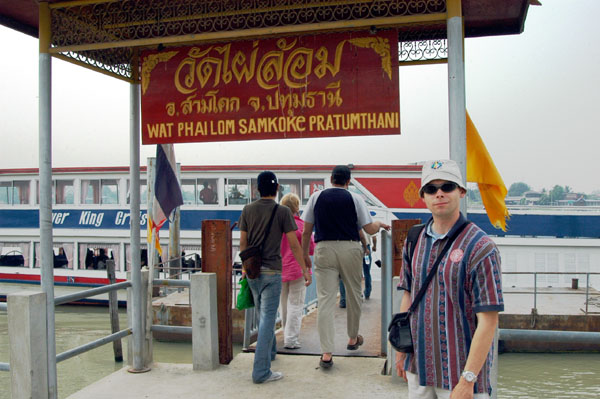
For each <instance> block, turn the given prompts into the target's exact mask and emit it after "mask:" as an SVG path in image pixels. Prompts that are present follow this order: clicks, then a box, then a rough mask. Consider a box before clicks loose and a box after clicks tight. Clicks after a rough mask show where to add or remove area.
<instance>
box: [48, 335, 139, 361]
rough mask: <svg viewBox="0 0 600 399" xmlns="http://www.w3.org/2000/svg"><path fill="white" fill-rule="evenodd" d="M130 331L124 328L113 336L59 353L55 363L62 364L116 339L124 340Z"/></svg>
mask: <svg viewBox="0 0 600 399" xmlns="http://www.w3.org/2000/svg"><path fill="white" fill-rule="evenodd" d="M131 333H132V331H131V328H126V329H125V330H121V331H118V332H116V333H114V334H111V335H107V336H105V337H102V338H99V339H97V340H95V341H91V342H88V343H87V344H83V345H81V346H78V347H76V348H73V349H69V350H68V351H65V352H63V353H60V354H58V355H56V362H57V363H58V362H62V361H63V360H67V359H70V358H72V357H74V356H77V355H80V354H82V353H84V352H87V351H89V350H92V349H95V348H97V347H99V346H102V345H105V344H109V343H111V342H113V341H116V340H118V339H121V338H124V337H126V336H128V335H131Z"/></svg>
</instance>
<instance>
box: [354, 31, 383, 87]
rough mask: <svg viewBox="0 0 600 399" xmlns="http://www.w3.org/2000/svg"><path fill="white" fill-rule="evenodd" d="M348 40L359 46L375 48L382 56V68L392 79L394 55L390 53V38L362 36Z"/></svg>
mask: <svg viewBox="0 0 600 399" xmlns="http://www.w3.org/2000/svg"><path fill="white" fill-rule="evenodd" d="M348 42H349V43H352V44H354V45H355V46H357V47H362V48H371V49H373V50H374V51H375V53H377V54H378V55H379V56H380V57H381V68H383V70H384V71H385V73H387V75H388V77H389V78H390V80H392V57H391V55H390V43H389V42H388V39H384V38H382V37H361V38H357V39H349V40H348Z"/></svg>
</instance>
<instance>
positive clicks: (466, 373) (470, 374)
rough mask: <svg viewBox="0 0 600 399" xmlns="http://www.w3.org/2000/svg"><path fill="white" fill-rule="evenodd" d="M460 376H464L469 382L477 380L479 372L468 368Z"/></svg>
mask: <svg viewBox="0 0 600 399" xmlns="http://www.w3.org/2000/svg"><path fill="white" fill-rule="evenodd" d="M460 376H461V377H462V378H464V379H465V381H467V382H475V380H476V379H477V374H475V373H474V372H472V371H468V370H465V371H463V372H462V374H461V375H460Z"/></svg>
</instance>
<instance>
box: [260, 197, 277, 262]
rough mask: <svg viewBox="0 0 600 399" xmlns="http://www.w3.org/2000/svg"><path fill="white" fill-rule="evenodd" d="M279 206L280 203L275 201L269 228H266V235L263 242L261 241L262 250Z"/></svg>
mask: <svg viewBox="0 0 600 399" xmlns="http://www.w3.org/2000/svg"><path fill="white" fill-rule="evenodd" d="M278 206H279V204H277V203H275V207H274V208H273V212H271V218H270V219H269V224H268V225H267V230H265V237H264V238H263V240H262V242H261V243H260V252H262V249H263V246H264V245H265V242H266V241H267V237H268V236H269V232H270V231H271V225H272V224H273V219H275V212H277V207H278Z"/></svg>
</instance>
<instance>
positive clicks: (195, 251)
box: [181, 245, 202, 272]
mask: <svg viewBox="0 0 600 399" xmlns="http://www.w3.org/2000/svg"><path fill="white" fill-rule="evenodd" d="M181 256H182V257H183V259H182V260H181V267H182V269H183V270H182V271H183V272H185V271H193V270H196V271H198V270H200V268H201V267H202V259H201V256H202V248H201V247H200V246H198V245H182V246H181Z"/></svg>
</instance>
